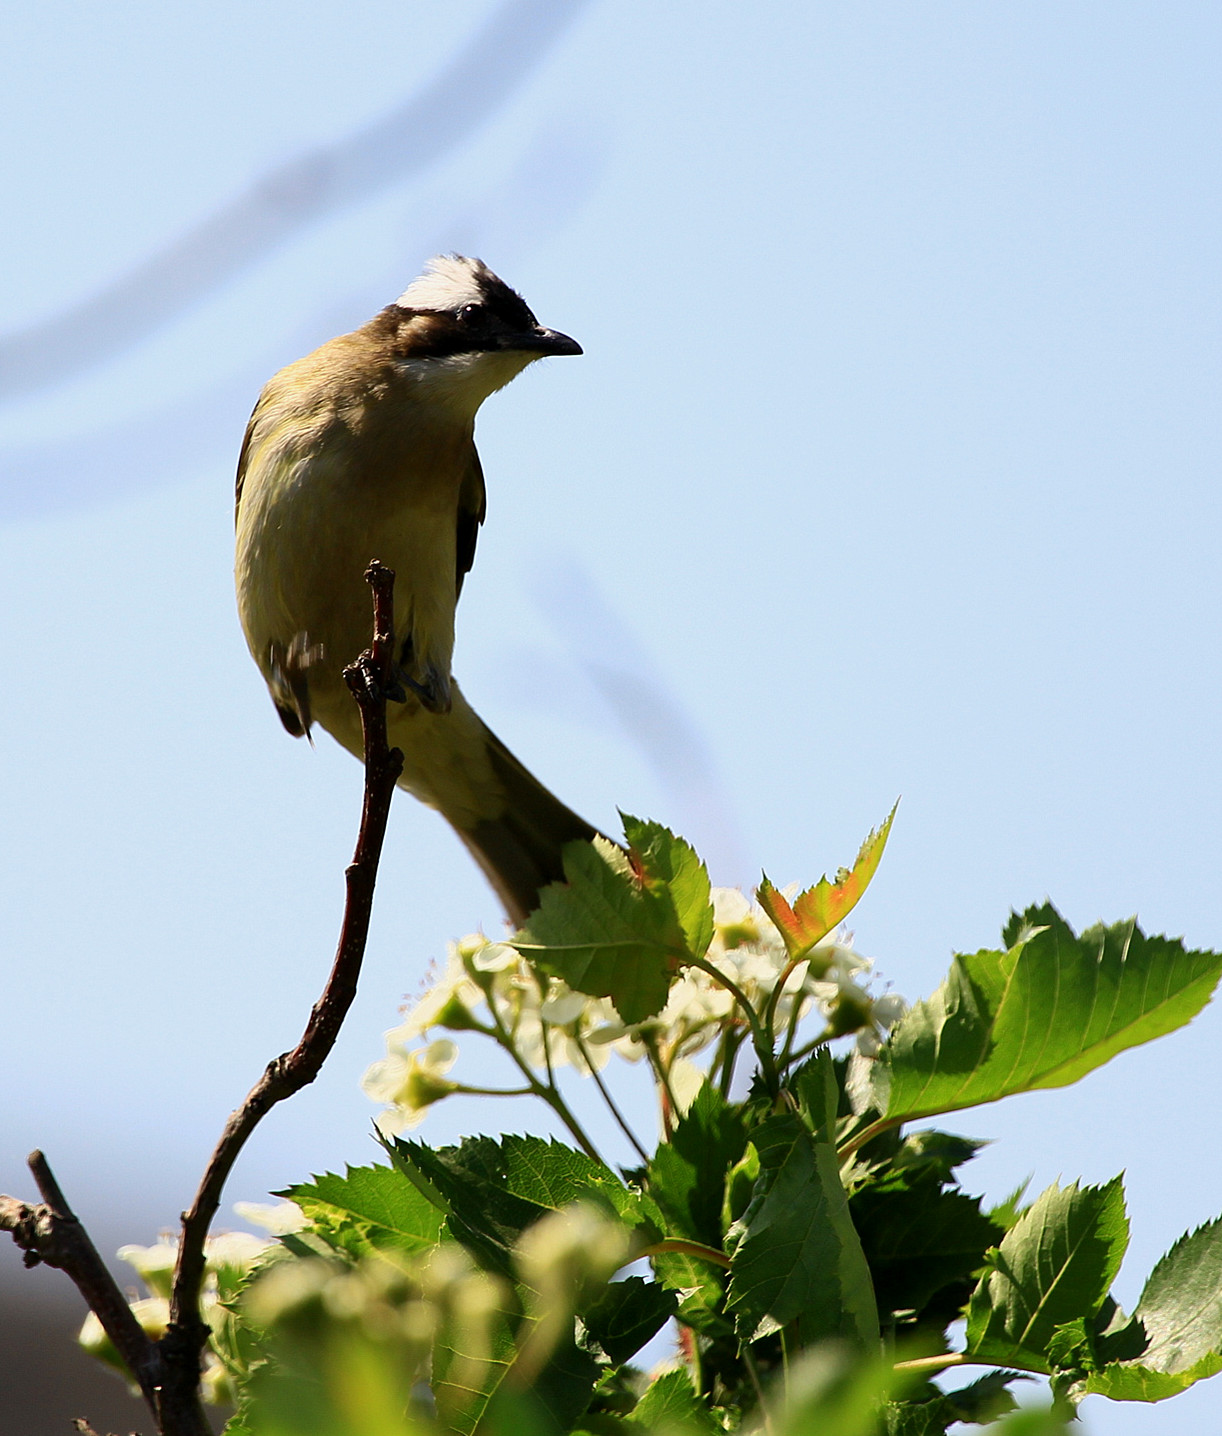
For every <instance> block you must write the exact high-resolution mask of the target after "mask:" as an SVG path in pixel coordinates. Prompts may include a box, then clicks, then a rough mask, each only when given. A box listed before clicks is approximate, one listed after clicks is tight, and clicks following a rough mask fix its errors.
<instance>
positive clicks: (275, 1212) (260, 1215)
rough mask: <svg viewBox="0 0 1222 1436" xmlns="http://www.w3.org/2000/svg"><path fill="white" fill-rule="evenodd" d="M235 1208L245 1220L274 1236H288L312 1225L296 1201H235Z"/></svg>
mask: <svg viewBox="0 0 1222 1436" xmlns="http://www.w3.org/2000/svg"><path fill="white" fill-rule="evenodd" d="M233 1209H234V1211H235V1212H237V1214H238V1216H240V1217H241V1218H242V1220H243V1221H244V1222H249V1223H250V1224H251V1226H252V1227H262V1228H263V1230H264V1231H265V1232H270V1233H271V1234H272V1236H274V1237H281V1236H287V1235H288V1234H289V1233H290V1232H299V1231H302V1230H304V1229H305V1228H306V1227H308V1226H309V1225H310V1219H309V1218H308V1217H307V1216H306V1214H305V1213H304V1212H303V1211H302V1210H301V1208H300V1207H299V1206H298V1205H297V1203H296V1202H234V1204H233Z"/></svg>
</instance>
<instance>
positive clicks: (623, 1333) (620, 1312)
mask: <svg viewBox="0 0 1222 1436" xmlns="http://www.w3.org/2000/svg"><path fill="white" fill-rule="evenodd" d="M678 1306H679V1299H678V1297H677V1296H676V1295H675V1293H674V1292H673V1291H667V1290H666V1288H665V1287H662V1286H659V1285H658V1283H657V1282H653V1281H645V1280H644V1278H643V1277H639V1276H630V1277H626V1278H625V1279H624V1280H623V1281H613V1282H608V1284H607V1287H606V1289H605V1290H604V1291H603V1293H602V1294H601V1296H599V1298H598V1300H597V1301H596V1302H595V1303H594V1305H593V1306H590V1307H587V1308H586V1310H585V1311H583V1312H582V1315H581V1319H582V1321H583V1322H584V1323H585V1327H586V1331H587V1332H588V1333H589V1335H590V1336H591V1337H592V1338H593V1340H594V1341H595V1342H596V1343H597V1344H598V1346H599V1347H600V1348H601V1349H602V1351H603V1352H604V1353H605V1354H606V1356H607V1358H608V1360H610V1361H612V1362H614V1363H615V1364H616V1365H619V1364H620V1363H622V1362H625V1361H628V1360H629V1359H630V1358H631V1357H633V1356H635V1355H636V1353H637V1352H638V1351H640V1349H641V1347H642V1346H644V1345H645V1343H646V1342H647V1341H652V1339H653V1338H654V1337H655V1336H656V1335H657V1334H658V1332H659V1331H661V1330H662V1328H663V1327H664V1326H665V1325H666V1323H667V1322H668V1321H669V1320H670V1318H671V1317H672V1316H674V1314H675V1312H676V1310H677V1309H678Z"/></svg>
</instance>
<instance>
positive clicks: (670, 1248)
mask: <svg viewBox="0 0 1222 1436" xmlns="http://www.w3.org/2000/svg"><path fill="white" fill-rule="evenodd" d="M660 1252H683V1253H684V1255H686V1256H694V1257H699V1258H700V1260H701V1261H707V1262H712V1263H713V1265H714V1266H719V1267H722V1268H724V1269H725V1270H726V1271H729V1270H730V1258H729V1257H728V1256H726V1254H725V1252H719V1251H718V1250H717V1248H716V1247H706V1246H705V1245H704V1244H703V1243H702V1242H689V1241H686V1240H683V1239H682V1238H680V1237H667V1239H666V1240H665V1241H662V1242H654V1243H653V1245H652V1246H647V1247H646V1248H645V1249H644V1251H640V1252H637V1254H636V1256H634V1257H633V1258H632V1260H633V1261H639V1260H640V1259H641V1257H648V1256H657V1255H658V1254H659V1253H660Z"/></svg>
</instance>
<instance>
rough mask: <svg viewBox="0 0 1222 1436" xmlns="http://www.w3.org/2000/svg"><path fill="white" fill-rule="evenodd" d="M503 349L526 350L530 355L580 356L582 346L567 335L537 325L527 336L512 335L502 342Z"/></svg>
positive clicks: (528, 331)
mask: <svg viewBox="0 0 1222 1436" xmlns="http://www.w3.org/2000/svg"><path fill="white" fill-rule="evenodd" d="M501 348H502V349H524V350H526V352H527V353H529V354H580V353H581V352H582V349H581V345H580V344H578V342H577V341H576V339H570V338H569V336H568V335H567V334H560V333H558V332H557V331H556V330H555V329H544V328H543V326H542V325H540V324H536V325H535V327H534V328H533V329H528V330H527V331H526V333H525V334H510V335H508V336H506V338H505V339H503V340H502V341H501Z"/></svg>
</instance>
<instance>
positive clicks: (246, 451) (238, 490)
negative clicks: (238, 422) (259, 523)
mask: <svg viewBox="0 0 1222 1436" xmlns="http://www.w3.org/2000/svg"><path fill="white" fill-rule="evenodd" d="M258 412H259V407H258V405H256V406H255V413H254V414H252V415H251V416H250V421H249V423H248V424H247V425H246V433H245V434H244V435H243V436H242V452H241V453H240V454H239V455H238V477H237V480H236V482H235V483H234V486H233V521H234V523H235V525H236V523H237V521H238V510H239V509H240V508H241V507H242V485H243V484H244V483H245V481H246V464H247V461H248V460H249V458H250V436H251V434H252V433H253V432H254V428H255V414H257V413H258Z"/></svg>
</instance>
